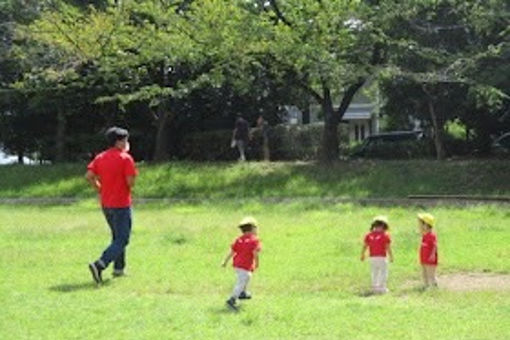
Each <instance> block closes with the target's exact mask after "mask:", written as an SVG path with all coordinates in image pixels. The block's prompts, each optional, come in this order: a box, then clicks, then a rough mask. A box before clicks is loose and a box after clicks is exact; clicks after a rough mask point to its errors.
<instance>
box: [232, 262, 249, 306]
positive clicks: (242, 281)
mask: <svg viewBox="0 0 510 340" xmlns="http://www.w3.org/2000/svg"><path fill="white" fill-rule="evenodd" d="M234 269H235V271H236V274H237V282H236V285H235V286H234V291H233V293H232V297H233V298H235V299H237V298H238V297H239V295H241V293H242V292H244V291H245V290H246V287H248V283H250V279H251V271H249V270H245V269H241V268H234Z"/></svg>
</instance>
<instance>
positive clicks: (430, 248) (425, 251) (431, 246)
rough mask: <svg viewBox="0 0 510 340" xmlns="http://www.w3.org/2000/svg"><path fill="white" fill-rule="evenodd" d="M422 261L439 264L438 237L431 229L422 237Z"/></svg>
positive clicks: (422, 262) (423, 262)
mask: <svg viewBox="0 0 510 340" xmlns="http://www.w3.org/2000/svg"><path fill="white" fill-rule="evenodd" d="M431 257H432V260H431V259H430V258H431ZM420 262H421V264H428V265H437V237H436V235H435V234H434V233H433V232H431V231H430V232H428V233H426V234H425V235H423V236H422V238H421V246H420Z"/></svg>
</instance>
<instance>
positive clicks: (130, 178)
mask: <svg viewBox="0 0 510 340" xmlns="http://www.w3.org/2000/svg"><path fill="white" fill-rule="evenodd" d="M135 177H136V176H126V183H127V185H128V187H129V188H130V189H131V188H132V187H134V186H135Z"/></svg>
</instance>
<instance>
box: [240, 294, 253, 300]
mask: <svg viewBox="0 0 510 340" xmlns="http://www.w3.org/2000/svg"><path fill="white" fill-rule="evenodd" d="M249 299H251V294H250V293H249V292H242V293H241V294H240V295H239V300H249Z"/></svg>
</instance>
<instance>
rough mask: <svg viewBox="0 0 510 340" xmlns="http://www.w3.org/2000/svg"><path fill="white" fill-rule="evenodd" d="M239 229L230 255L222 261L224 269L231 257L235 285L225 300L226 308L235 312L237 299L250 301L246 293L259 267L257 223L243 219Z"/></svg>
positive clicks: (259, 247) (259, 246)
mask: <svg viewBox="0 0 510 340" xmlns="http://www.w3.org/2000/svg"><path fill="white" fill-rule="evenodd" d="M239 228H240V229H241V231H242V233H243V234H242V235H241V236H240V237H238V238H237V239H236V240H235V241H234V243H233V244H232V245H231V247H230V253H229V254H228V255H227V257H226V258H225V260H224V261H223V264H222V266H223V267H225V266H226V265H227V263H228V261H229V260H230V259H231V258H232V257H233V258H234V259H233V265H234V269H235V271H236V274H237V283H236V285H235V287H234V291H233V293H232V296H231V297H230V299H228V300H227V306H229V307H230V308H232V309H234V310H237V309H238V307H237V305H236V301H237V299H251V295H250V294H249V293H248V292H247V291H246V288H247V287H248V283H249V282H250V279H251V276H252V273H253V271H255V269H256V268H258V266H259V252H260V250H261V244H260V241H259V239H258V238H257V221H256V220H255V219H254V218H253V217H245V218H244V219H243V220H242V221H241V222H240V223H239Z"/></svg>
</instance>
